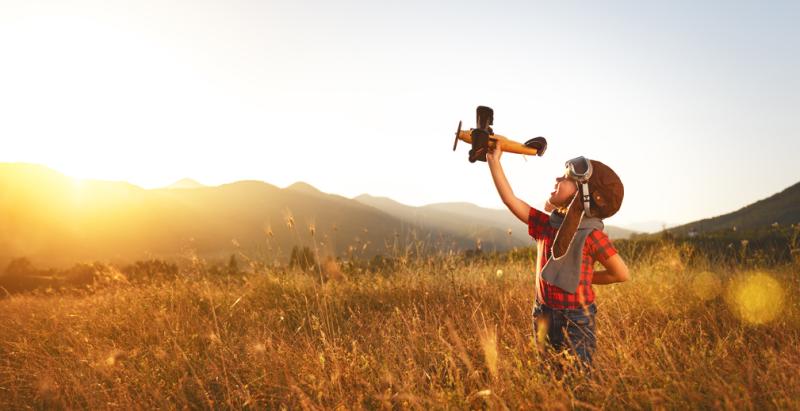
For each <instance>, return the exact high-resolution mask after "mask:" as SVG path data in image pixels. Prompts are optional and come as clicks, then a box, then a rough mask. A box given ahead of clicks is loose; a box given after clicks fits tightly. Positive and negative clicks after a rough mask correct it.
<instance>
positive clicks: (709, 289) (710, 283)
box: [692, 271, 722, 301]
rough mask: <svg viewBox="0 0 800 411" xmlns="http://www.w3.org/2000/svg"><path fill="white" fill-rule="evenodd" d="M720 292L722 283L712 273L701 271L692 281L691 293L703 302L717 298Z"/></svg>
mask: <svg viewBox="0 0 800 411" xmlns="http://www.w3.org/2000/svg"><path fill="white" fill-rule="evenodd" d="M721 290H722V281H721V280H720V279H719V277H718V276H717V275H716V274H714V273H712V272H709V271H703V272H701V273H699V274H697V275H695V276H694V278H693V279H692V292H693V293H694V295H695V296H696V297H697V298H699V299H701V300H703V301H708V300H713V299H715V298H717V296H718V295H719V294H720V291H721Z"/></svg>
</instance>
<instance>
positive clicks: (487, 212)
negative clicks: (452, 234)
mask: <svg viewBox="0 0 800 411" xmlns="http://www.w3.org/2000/svg"><path fill="white" fill-rule="evenodd" d="M421 208H422V209H429V210H437V211H439V212H445V213H448V214H452V215H459V216H462V217H464V218H466V219H467V220H468V221H473V222H475V223H478V224H483V225H487V226H490V227H495V228H499V229H501V230H506V229H508V228H513V235H514V236H515V237H516V238H518V239H520V240H522V241H524V242H530V241H531V240H530V237H529V236H528V226H527V223H523V222H521V221H520V220H519V219H517V218H516V217H514V216H513V215H512V214H511V213H510V212H509V211H508V210H496V209H491V208H482V207H478V206H476V205H475V204H471V203H439V204H431V205H428V206H424V207H421ZM520 224H521V226H520ZM604 231H605V232H606V234H608V236H609V237H610V238H612V239H617V238H629V237H630V236H631V235H632V234H634V231H631V230H626V229H624V228H619V227H615V226H608V225H607V226H606V227H605V230H604Z"/></svg>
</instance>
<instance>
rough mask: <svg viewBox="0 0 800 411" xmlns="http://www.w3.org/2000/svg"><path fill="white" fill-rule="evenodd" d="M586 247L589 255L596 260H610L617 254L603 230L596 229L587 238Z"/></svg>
mask: <svg viewBox="0 0 800 411" xmlns="http://www.w3.org/2000/svg"><path fill="white" fill-rule="evenodd" d="M586 247H587V248H588V249H589V250H588V251H589V253H590V254H591V255H593V256H595V257H596V258H600V259H602V258H608V257H611V256H612V255H614V254H616V249H615V248H614V244H613V243H612V242H611V238H609V237H608V234H606V233H605V232H604V231H603V230H598V229H594V230H592V232H591V233H589V235H588V236H587V237H586Z"/></svg>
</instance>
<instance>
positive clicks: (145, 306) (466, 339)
mask: <svg viewBox="0 0 800 411" xmlns="http://www.w3.org/2000/svg"><path fill="white" fill-rule="evenodd" d="M684 251H685V250H680V249H675V248H669V247H665V248H664V249H662V250H661V251H660V252H659V253H658V254H657V255H652V256H650V257H649V258H647V259H642V260H641V261H635V262H632V264H631V265H632V268H633V270H632V280H631V281H630V282H628V283H624V284H617V285H612V286H597V287H595V289H596V290H597V292H598V301H597V302H598V331H599V332H598V352H597V354H596V356H595V367H596V368H595V371H594V373H593V374H592V375H591V376H590V377H584V376H580V375H573V376H571V377H569V378H567V379H566V380H558V379H556V378H555V377H554V373H553V372H552V371H551V368H550V366H549V365H548V364H552V362H551V361H548V360H547V355H546V354H542V353H540V352H539V351H538V350H537V349H536V347H535V344H534V342H533V340H532V339H531V336H530V333H531V319H530V306H531V296H532V286H531V281H532V280H531V273H530V269H529V267H528V266H527V265H526V264H523V263H511V262H506V263H480V264H471V265H468V264H459V263H455V262H454V261H452V260H447V259H445V260H442V261H436V262H435V264H434V263H432V262H429V263H428V264H422V265H419V266H411V265H405V266H402V267H400V269H399V270H398V271H397V272H394V273H391V274H389V273H384V274H370V275H367V274H364V275H355V276H350V277H349V278H347V279H340V280H335V281H334V280H331V281H329V282H326V283H324V284H320V283H319V276H315V275H305V274H300V273H285V274H277V273H272V272H265V273H251V274H248V275H247V276H246V278H245V279H238V278H237V279H235V280H231V279H228V280H220V279H209V278H208V276H205V275H203V273H202V272H196V273H194V274H192V275H188V276H186V277H184V278H182V279H179V280H176V281H172V282H160V283H155V282H154V283H152V284H145V285H119V286H114V287H108V288H104V289H102V290H99V291H97V292H95V293H92V294H89V295H74V294H61V295H51V296H41V295H40V296H33V295H27V296H12V297H10V298H6V299H4V300H0V318H2V326H1V327H2V329H1V330H0V409H25V408H91V409H107V408H124V409H151V408H167V409H170V408H254V409H263V408H287V409H297V408H303V409H317V408H321V409H337V408H338V409H359V408H368V409H375V408H421V409H429V408H434V409H441V408H455V409H465V408H508V409H520V408H523V409H569V408H579V409H595V408H610V409H618V408H626V409H628V408H630V409H662V408H665V409H686V408H715V409H717V408H722V409H773V408H774V409H798V408H800V373H798V372H797V370H798V369H800V303H798V298H797V295H798V291H800V278H799V277H798V270H797V266H785V267H778V268H772V269H770V270H767V271H760V273H761V274H759V275H755V274H756V273H754V272H736V273H725V272H715V271H714V270H713V267H710V266H708V264H706V265H703V264H697V265H696V266H693V267H685V266H684V265H683V263H682V262H681V257H682V255H681V253H683V252H684ZM498 270H502V271H501V272H500V271H498ZM753 278H760V279H761V280H752V279H753ZM763 278H768V279H770V280H771V281H774V283H770V284H767V285H766V286H765V285H763V284H762V283H759V282H758V281H762V280H763ZM753 281H755V283H753ZM762 282H763V281H762ZM753 284H755V285H753ZM775 284H778V285H779V286H780V287H778V288H776V287H775V286H774V285H775ZM748 286H749V287H750V288H748ZM765 290H766V291H765ZM776 290H777V291H776ZM765 302H766V303H765ZM775 306H777V307H775Z"/></svg>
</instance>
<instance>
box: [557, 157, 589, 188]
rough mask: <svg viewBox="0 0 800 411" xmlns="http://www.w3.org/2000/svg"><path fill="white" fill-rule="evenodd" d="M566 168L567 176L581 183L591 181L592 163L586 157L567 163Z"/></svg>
mask: <svg viewBox="0 0 800 411" xmlns="http://www.w3.org/2000/svg"><path fill="white" fill-rule="evenodd" d="M564 166H565V167H566V168H567V172H566V176H567V177H569V178H570V179H572V180H575V181H577V182H579V183H583V182H586V181H589V178H590V177H591V176H592V162H591V161H589V159H588V158H586V157H583V156H580V157H576V158H573V159H572V160H569V161H567V162H566V164H564Z"/></svg>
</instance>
